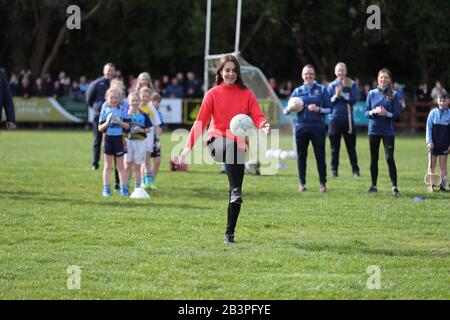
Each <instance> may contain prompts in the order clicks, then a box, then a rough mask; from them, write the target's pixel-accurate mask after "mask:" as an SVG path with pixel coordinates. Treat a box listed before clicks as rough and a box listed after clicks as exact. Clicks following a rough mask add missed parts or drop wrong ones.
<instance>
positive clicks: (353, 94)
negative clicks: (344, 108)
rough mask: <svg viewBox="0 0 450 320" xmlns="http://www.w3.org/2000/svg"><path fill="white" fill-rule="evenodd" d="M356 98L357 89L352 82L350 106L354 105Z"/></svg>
mask: <svg viewBox="0 0 450 320" xmlns="http://www.w3.org/2000/svg"><path fill="white" fill-rule="evenodd" d="M357 98H358V88H357V87H356V83H355V82H353V85H352V88H351V89H350V101H349V103H350V104H351V105H354V104H355V102H356V99H357Z"/></svg>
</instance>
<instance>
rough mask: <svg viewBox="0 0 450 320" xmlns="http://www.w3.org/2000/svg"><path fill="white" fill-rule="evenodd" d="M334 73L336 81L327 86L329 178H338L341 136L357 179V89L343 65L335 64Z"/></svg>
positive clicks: (341, 63)
mask: <svg viewBox="0 0 450 320" xmlns="http://www.w3.org/2000/svg"><path fill="white" fill-rule="evenodd" d="M334 73H335V74H336V80H334V81H333V82H331V83H330V84H329V85H328V93H329V95H330V97H331V106H332V109H331V110H332V111H331V113H330V115H329V119H330V124H329V126H328V135H329V137H330V145H331V176H332V177H337V176H338V166H339V150H340V148H341V136H343V137H344V142H345V146H346V147H347V153H348V156H349V158H350V164H351V166H352V172H353V175H354V176H355V177H359V167H358V158H357V156H356V132H355V123H354V120H353V104H354V103H355V102H356V95H357V88H356V84H355V82H354V81H353V80H351V79H350V78H347V66H346V65H345V63H343V62H339V63H338V64H336V67H335V68H334Z"/></svg>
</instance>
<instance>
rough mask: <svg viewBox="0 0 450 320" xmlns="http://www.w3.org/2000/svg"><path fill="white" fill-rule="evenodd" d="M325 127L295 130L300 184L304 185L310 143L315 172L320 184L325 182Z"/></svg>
mask: <svg viewBox="0 0 450 320" xmlns="http://www.w3.org/2000/svg"><path fill="white" fill-rule="evenodd" d="M325 135H326V134H325V126H320V127H311V128H296V130H295V141H296V144H297V167H298V175H299V178H300V183H301V184H303V185H305V184H306V159H307V157H308V146H309V142H310V141H311V142H312V146H313V149H314V155H315V156H316V162H317V170H318V171H319V180H320V183H321V184H325V183H326V182H327V164H326V162H325Z"/></svg>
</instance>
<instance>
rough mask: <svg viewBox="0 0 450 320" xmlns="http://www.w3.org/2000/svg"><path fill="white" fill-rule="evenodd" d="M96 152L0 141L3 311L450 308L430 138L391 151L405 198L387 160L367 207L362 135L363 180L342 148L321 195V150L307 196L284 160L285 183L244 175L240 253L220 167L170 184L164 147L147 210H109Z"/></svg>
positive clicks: (87, 145)
mask: <svg viewBox="0 0 450 320" xmlns="http://www.w3.org/2000/svg"><path fill="white" fill-rule="evenodd" d="M290 139H291V138H290V137H283V141H282V147H284V148H285V149H286V148H291V146H292V142H291V140H290ZM91 142H92V134H91V132H81V131H15V132H4V131H3V132H1V133H0V238H1V240H0V299H35V298H37V299H97V298H98V299H449V298H450V289H449V288H450V259H449V253H450V239H449V230H450V223H449V211H448V208H447V206H448V203H449V198H450V194H443V193H438V192H435V193H433V194H428V193H426V189H425V186H424V183H423V176H424V174H425V172H426V167H427V155H426V146H425V139H424V137H423V136H401V135H400V136H398V137H397V139H396V150H395V152H396V153H395V154H396V162H397V167H398V175H399V179H398V181H399V189H400V192H401V196H400V198H394V197H392V196H391V193H390V183H389V178H388V173H387V165H386V163H385V161H384V157H383V152H380V156H381V158H380V163H379V164H380V173H379V183H378V194H375V195H372V194H371V195H368V194H367V193H366V192H367V189H368V188H369V186H370V176H369V175H370V174H369V150H368V140H367V136H366V135H364V134H361V135H359V136H358V141H357V151H358V157H359V163H360V167H361V177H360V178H353V176H352V175H351V170H350V166H349V163H348V158H347V155H346V151H345V147H343V149H341V166H340V171H339V174H340V176H339V178H337V179H331V178H329V183H328V187H329V192H328V193H326V194H320V193H319V192H318V189H319V183H318V177H317V169H316V165H315V159H314V156H313V153H312V150H310V156H309V157H308V170H307V178H308V192H306V193H304V194H299V193H298V192H297V186H298V178H297V171H296V162H295V160H281V162H283V163H285V164H286V165H287V167H286V168H285V169H280V172H279V174H278V175H276V176H264V177H261V176H252V175H247V176H246V178H245V182H244V187H243V197H244V204H243V206H242V212H241V215H240V217H239V223H238V226H237V230H236V241H237V243H236V244H235V245H231V246H230V245H225V244H224V243H223V233H224V225H225V221H226V216H225V212H226V206H227V196H228V195H227V190H226V189H225V186H226V185H227V183H226V177H225V175H224V174H221V173H220V172H219V171H220V170H219V168H220V167H219V165H211V166H210V165H190V166H189V172H187V173H181V172H169V170H168V161H169V158H170V156H169V155H170V149H171V145H172V144H173V142H171V141H170V134H168V133H165V134H163V135H162V146H163V149H162V150H163V158H162V166H161V171H160V174H159V176H158V178H157V181H156V184H157V186H158V190H157V191H154V192H152V193H151V199H149V200H132V199H129V198H121V197H119V195H118V194H117V193H115V194H114V195H113V197H112V198H109V199H104V198H103V197H102V195H101V193H102V179H101V170H99V171H95V172H93V171H91V168H90V156H91ZM327 162H329V143H328V141H327ZM328 165H329V164H328ZM328 175H329V176H330V174H329V172H328ZM418 196H420V197H423V198H425V199H424V200H421V201H414V198H415V197H418ZM69 266H76V267H78V268H79V269H80V270H81V274H80V275H79V282H78V284H79V289H77V288H73V287H70V286H68V279H69V278H70V277H72V276H73V275H71V274H70V273H68V272H67V270H68V267H69ZM369 266H376V268H379V271H380V278H379V280H380V281H379V284H380V287H379V289H376V288H374V287H371V286H370V285H369V286H368V280H369V284H370V283H371V279H372V278H371V276H373V274H372V273H370V272H369V273H368V272H367V270H368V268H369ZM372 268H373V267H372ZM369 270H373V269H370V268H369Z"/></svg>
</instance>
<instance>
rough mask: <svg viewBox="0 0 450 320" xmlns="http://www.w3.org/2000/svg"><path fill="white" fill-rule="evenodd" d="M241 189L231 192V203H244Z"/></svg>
mask: <svg viewBox="0 0 450 320" xmlns="http://www.w3.org/2000/svg"><path fill="white" fill-rule="evenodd" d="M242 202H243V200H242V196H241V189H240V188H234V189H232V190H231V191H230V203H242Z"/></svg>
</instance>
